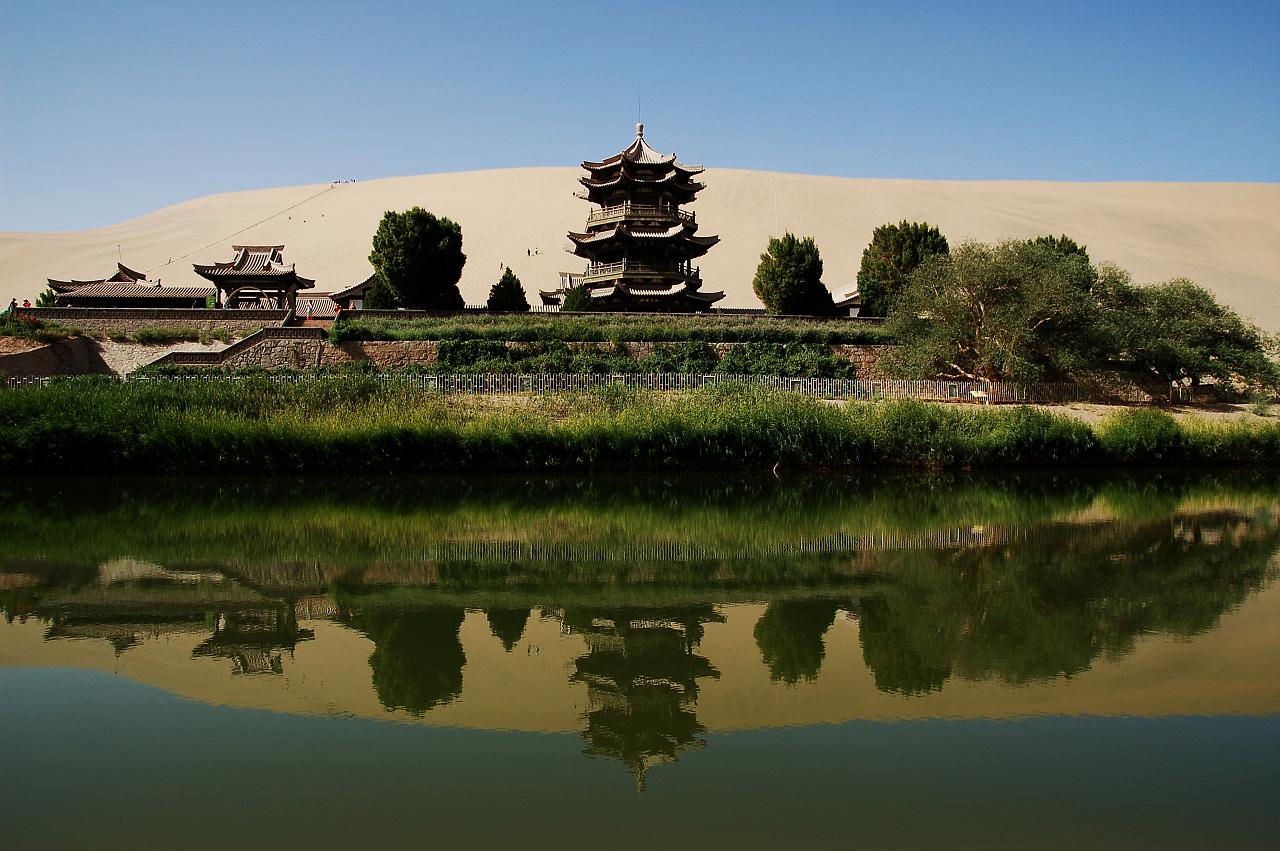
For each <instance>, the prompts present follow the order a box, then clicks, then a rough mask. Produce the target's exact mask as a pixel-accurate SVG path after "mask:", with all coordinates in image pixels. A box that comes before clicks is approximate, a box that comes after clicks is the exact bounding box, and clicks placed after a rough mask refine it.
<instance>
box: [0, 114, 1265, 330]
mask: <svg viewBox="0 0 1280 851" xmlns="http://www.w3.org/2000/svg"><path fill="white" fill-rule="evenodd" d="M628 141H629V139H627V138H625V136H624V137H621V138H619V140H618V142H619V148H621V147H622V146H623V145H625V144H626V143H627V142H628ZM664 141H666V140H663V139H662V138H661V137H658V138H656V139H655V144H656V145H658V146H659V147H661V146H662V144H663V142H664ZM609 153H610V152H608V151H582V152H581V154H582V155H583V156H584V157H585V156H591V155H600V156H605V155H607V154H609ZM582 174H583V172H582V171H580V170H579V169H576V168H530V169H508V170H491V171H474V172H463V173H454V174H432V175H420V176H416V177H399V178H388V179H384V180H374V181H368V182H361V183H345V184H338V185H332V186H331V185H327V184H321V185H313V186H296V187H290V188H283V189H264V190H257V191H252V192H239V193H233V194H225V195H214V196H209V197H206V198H199V199H195V200H192V201H188V202H185V203H182V204H178V205H175V206H173V207H168V208H165V209H162V210H158V211H156V212H154V213H150V214H148V215H145V216H142V217H140V218H137V219H132V220H130V221H126V222H122V223H120V224H116V225H112V226H110V227H105V228H100V229H96V230H90V231H81V232H69V233H0V298H2V299H3V300H4V301H5V302H6V303H7V301H8V299H9V298H11V297H15V296H16V297H17V298H18V299H19V300H21V299H23V298H34V297H35V295H36V293H37V292H38V291H39V290H40V289H41V288H42V287H43V286H44V282H45V279H46V278H49V277H53V278H60V279H66V278H80V279H84V278H97V277H102V276H103V275H105V274H109V273H110V272H112V271H113V270H114V268H115V263H116V258H117V246H119V247H120V251H121V254H120V256H121V259H122V260H123V261H124V263H125V264H126V265H129V266H132V267H133V268H136V269H139V270H142V271H146V272H147V273H148V274H149V275H150V276H151V277H152V278H159V279H161V280H163V281H164V282H165V283H167V284H174V285H182V284H188V285H189V284H196V283H203V281H201V279H199V278H197V276H196V275H195V273H194V272H193V271H192V269H191V264H192V263H194V262H198V263H211V262H213V261H216V260H226V259H230V257H231V245H232V244H233V243H235V244H263V243H265V244H280V243H283V244H284V245H285V246H286V260H289V261H296V263H297V266H298V270H299V272H300V273H301V274H303V275H305V276H307V277H311V278H315V279H316V291H318V292H327V291H334V290H338V289H341V288H344V287H346V286H348V285H350V284H353V283H356V282H359V281H361V280H364V279H365V278H366V277H367V276H368V274H369V273H370V271H371V270H370V267H369V263H368V259H367V258H368V254H369V245H370V239H371V237H372V234H373V231H374V230H375V228H376V227H377V224H378V221H379V219H380V218H381V216H382V214H383V212H385V211H386V210H391V209H397V210H402V209H407V208H408V207H411V206H414V205H421V206H424V207H426V208H427V209H429V210H431V211H433V212H435V213H438V214H440V215H445V216H449V217H451V218H453V219H455V220H456V221H458V222H459V223H460V224H461V225H462V229H463V237H464V245H463V248H464V250H465V251H466V253H467V257H468V260H467V266H466V269H465V271H464V272H463V278H462V291H463V295H464V296H465V298H466V299H467V301H468V302H469V303H480V302H483V301H484V299H485V297H486V295H487V292H488V288H489V286H490V285H491V284H492V283H493V282H494V281H495V280H497V278H498V276H499V273H500V271H501V267H502V266H503V265H504V264H505V265H509V266H511V268H512V269H513V270H515V272H516V274H517V275H519V276H520V279H521V280H522V281H523V283H524V285H525V288H526V290H527V291H528V292H529V293H530V296H531V300H534V301H536V296H535V291H536V290H537V289H539V288H544V289H545V288H551V287H553V286H555V285H556V283H557V281H558V273H559V272H560V271H561V270H575V271H577V270H581V269H582V268H583V267H584V266H585V261H583V260H580V259H578V258H576V257H573V256H571V255H569V254H567V253H566V252H565V247H566V246H567V245H568V239H567V237H566V236H565V234H566V233H567V232H568V231H569V230H582V229H583V228H584V227H585V223H586V217H587V213H588V211H589V210H590V209H591V208H590V205H588V204H587V203H586V202H585V201H582V200H579V199H576V198H574V197H573V193H574V192H575V191H576V190H579V189H580V188H581V187H580V186H579V185H578V183H577V180H578V177H579V176H580V175H582ZM702 179H703V181H704V182H705V183H706V184H707V189H706V190H705V191H704V192H703V193H702V194H701V196H700V197H699V199H698V201H697V203H695V204H694V205H693V206H692V208H691V209H693V210H694V211H695V212H696V213H697V216H698V222H699V224H700V225H701V231H700V232H701V233H704V234H719V235H720V237H721V239H722V242H721V244H720V245H718V246H717V247H715V248H713V249H712V250H711V252H710V253H709V254H708V255H707V256H706V257H704V258H702V260H701V261H700V263H701V268H702V272H703V278H704V280H705V282H706V285H705V288H706V289H708V290H724V291H725V292H726V293H727V297H726V298H725V299H724V301H723V302H721V305H722V306H725V307H751V306H758V302H757V300H756V298H755V296H754V294H753V293H752V291H751V278H752V276H753V274H754V272H755V267H756V265H757V263H758V262H759V256H760V252H761V251H762V250H764V248H765V246H766V244H767V241H768V238H769V237H770V236H772V235H778V234H781V233H782V232H783V231H786V230H791V231H794V232H796V233H800V234H810V235H812V236H814V238H815V239H816V240H817V242H818V245H819V247H820V248H821V250H822V254H823V260H824V265H825V276H824V280H825V282H826V283H827V285H828V286H829V287H830V288H831V289H832V290H833V291H836V292H837V293H840V292H842V291H844V290H845V289H847V288H848V286H849V285H850V284H851V283H852V282H853V280H854V278H855V276H856V274H857V268H858V262H859V259H860V257H861V254H862V250H863V248H865V246H866V244H867V242H868V241H869V240H870V238H871V231H872V229H873V228H874V227H876V226H877V225H880V224H883V223H885V222H890V221H898V220H900V219H904V218H905V219H910V220H927V221H929V222H931V223H934V224H936V225H938V226H939V227H941V229H942V231H943V232H944V233H945V234H946V235H947V237H948V238H949V239H950V240H951V241H952V242H953V243H956V242H959V241H961V240H963V239H968V238H973V239H982V240H996V239H1000V238H1005V237H1028V236H1033V235H1036V234H1044V233H1067V234H1069V235H1071V236H1072V237H1074V238H1075V239H1077V240H1079V241H1080V242H1082V243H1084V244H1086V245H1087V246H1088V248H1089V252H1090V254H1091V255H1092V257H1093V258H1094V259H1095V260H1110V261H1114V262H1116V263H1119V264H1120V265H1121V266H1124V267H1125V268H1127V269H1129V270H1130V271H1131V272H1132V273H1133V275H1134V277H1135V279H1136V280H1137V281H1139V282H1152V281H1161V280H1167V279H1169V278H1172V277H1175V276H1179V275H1181V276H1186V277H1189V278H1192V279H1194V280H1196V281H1199V282H1200V283H1203V284H1205V285H1206V286H1208V287H1210V288H1211V289H1213V290H1214V291H1215V292H1216V293H1217V294H1218V295H1219V297H1220V298H1222V299H1223V300H1224V301H1225V302H1227V303H1228V304H1230V305H1231V306H1233V307H1235V308H1236V309H1237V310H1239V311H1240V312H1241V313H1242V314H1244V315H1245V316H1247V317H1250V318H1252V319H1253V320H1254V321H1256V322H1257V323H1258V324H1260V325H1261V326H1263V327H1264V328H1265V329H1267V330H1270V331H1275V330H1280V286H1277V284H1278V283H1280V271H1277V270H1280V184H1243V183H1235V184H1222V183H1182V184H1175V183H1054V182H1039V181H912V180H860V179H846V178H834V177H813V176H807V175H799V174H781V173H770V172H758V171H740V170H729V169H715V168H710V169H708V171H707V172H706V174H705V175H703V177H702Z"/></svg>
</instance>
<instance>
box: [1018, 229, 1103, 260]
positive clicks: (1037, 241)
mask: <svg viewBox="0 0 1280 851" xmlns="http://www.w3.org/2000/svg"><path fill="white" fill-rule="evenodd" d="M1027 244H1028V245H1038V246H1040V247H1042V248H1047V249H1049V250H1050V251H1054V252H1056V253H1058V254H1061V255H1062V256H1064V257H1072V256H1076V257H1083V258H1084V260H1085V262H1086V263H1088V262H1089V252H1088V250H1087V249H1086V247H1085V246H1083V245H1081V244H1080V243H1078V242H1076V241H1075V240H1074V239H1072V238H1071V237H1069V236H1067V235H1066V234H1065V233H1064V234H1062V235H1061V236H1047V235H1046V236H1037V237H1034V238H1033V239H1028V240H1027Z"/></svg>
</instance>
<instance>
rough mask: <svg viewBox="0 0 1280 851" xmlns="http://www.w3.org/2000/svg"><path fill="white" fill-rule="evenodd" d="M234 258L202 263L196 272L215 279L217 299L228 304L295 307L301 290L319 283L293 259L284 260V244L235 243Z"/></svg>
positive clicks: (236, 305)
mask: <svg viewBox="0 0 1280 851" xmlns="http://www.w3.org/2000/svg"><path fill="white" fill-rule="evenodd" d="M231 250H232V251H234V252H236V256H235V258H234V259H232V260H229V261H227V262H225V263H214V264H213V265H211V266H201V265H200V264H198V263H196V264H193V268H194V269H195V271H196V274H197V275H199V276H200V277H202V278H206V279H208V280H210V281H212V282H213V284H214V286H215V287H217V289H218V303H219V304H221V305H222V306H223V307H225V308H236V307H270V306H274V307H275V308H277V309H280V310H285V309H288V310H296V309H297V302H298V290H309V289H311V288H312V287H314V286H315V285H316V282H315V281H313V280H311V279H310V278H304V277H302V276H301V275H299V274H298V272H297V270H296V269H295V268H294V265H293V264H292V263H290V264H288V265H286V264H285V262H284V246H283V245H233V246H231Z"/></svg>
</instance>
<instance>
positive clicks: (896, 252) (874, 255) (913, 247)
mask: <svg viewBox="0 0 1280 851" xmlns="http://www.w3.org/2000/svg"><path fill="white" fill-rule="evenodd" d="M950 250H951V248H950V246H948V245H947V238H946V237H945V236H943V235H942V232H941V231H939V230H938V229H937V228H936V227H934V226H933V225H931V224H929V223H928V222H908V221H906V220H903V221H901V222H899V223H898V224H896V225H894V224H888V225H881V226H880V227H878V228H876V229H875V230H874V231H872V232H871V244H870V245H868V246H867V247H866V249H865V250H864V251H863V252H862V265H861V266H859V267H858V294H859V295H861V296H862V309H861V311H860V314H859V315H861V316H887V315H888V313H889V308H890V307H891V306H892V304H893V302H894V300H895V299H896V298H897V297H898V293H900V292H902V288H903V287H905V286H906V284H907V278H908V277H909V276H910V275H911V273H912V272H914V271H915V270H916V268H917V267H919V265H920V264H921V263H923V262H924V261H926V260H928V259H929V258H930V257H933V256H935V255H938V254H947V253H948V252H950Z"/></svg>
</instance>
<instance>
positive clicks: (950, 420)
mask: <svg viewBox="0 0 1280 851" xmlns="http://www.w3.org/2000/svg"><path fill="white" fill-rule="evenodd" d="M1277 458H1280V423H1273V422H1264V423H1249V424H1244V423H1233V424H1229V425H1214V424H1200V423H1190V424H1189V423H1183V422H1179V421H1176V420H1174V419H1173V418H1172V417H1169V416H1168V415H1167V414H1162V413H1160V412H1157V411H1136V412H1124V413H1121V414H1117V415H1115V416H1113V417H1112V418H1110V419H1108V420H1106V421H1104V422H1103V423H1102V424H1101V425H1100V426H1098V427H1097V428H1091V427H1090V426H1088V425H1086V424H1084V423H1081V422H1078V421H1075V420H1072V419H1069V418H1067V417H1063V416H1059V415H1056V414H1052V413H1048V412H1046V411H1043V410H1039V409H1034V408H1025V407H1019V408H996V409H989V408H960V407H950V406H942V405H932V404H928V403H923V402H914V401H901V402H883V403H866V404H851V405H848V406H835V405H831V404H827V403H823V402H820V401H817V400H813V399H809V398H805V397H801V396H798V395H795V394H789V393H782V392H776V391H766V390H760V389H754V388H745V387H742V386H740V385H724V386H718V387H708V388H702V389H699V390H694V391H688V392H678V393H653V392H647V391H636V390H627V389H624V388H616V387H615V388H609V389H608V390H604V391H598V392H588V393H582V394H567V395H532V396H524V397H476V396H444V395H439V394H435V393H432V392H429V391H423V390H422V389H420V388H419V387H418V386H417V385H416V383H409V382H404V383H400V382H395V381H383V380H379V379H377V378H374V377H371V376H362V375H358V374H357V375H348V376H343V377H341V378H327V379H326V378H319V379H316V380H312V381H307V382H300V383H282V382H276V381H273V380H271V379H270V378H265V377H252V376H249V377H245V378H244V379H242V380H239V381H200V380H192V381H156V382H125V383H119V382H114V381H107V380H101V379H93V378H77V379H70V380H66V381H62V382H56V383H54V384H51V385H49V386H47V387H43V388H26V389H17V390H12V391H7V392H4V393H0V464H3V466H4V468H5V469H7V470H10V471H44V472H59V473H71V472H89V471H120V472H131V471H136V472H156V471H159V472H195V471H210V472H214V471H217V472H228V471H240V472H272V471H304V472H305V471H312V472H321V471H330V472H334V471H371V472H373V471H390V472H398V471H429V470H640V469H690V468H700V469H743V470H750V469H769V468H772V467H775V466H776V465H782V466H784V467H787V466H794V467H810V468H813V467H816V468H844V467H857V466H917V467H919V466H923V467H996V468H1000V467H1023V466H1068V465H1080V464H1129V465H1150V464H1222V465H1233V464H1246V465H1268V464H1275V463H1276V459H1277Z"/></svg>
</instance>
